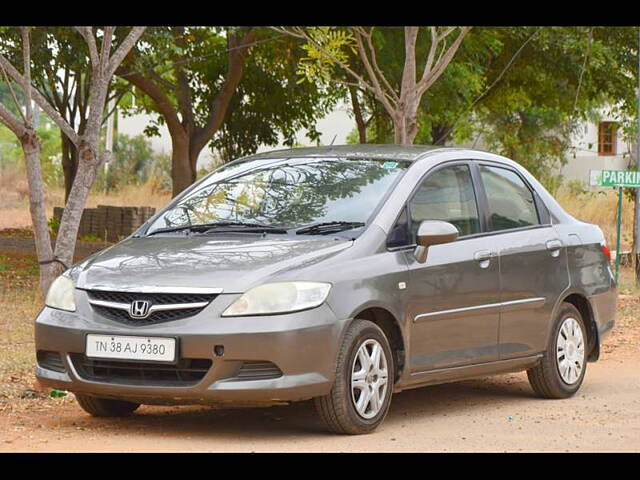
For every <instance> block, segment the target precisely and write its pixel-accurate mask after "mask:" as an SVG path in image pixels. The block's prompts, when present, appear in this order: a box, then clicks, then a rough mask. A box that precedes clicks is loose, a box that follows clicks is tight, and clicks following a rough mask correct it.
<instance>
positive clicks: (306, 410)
mask: <svg viewBox="0 0 640 480" xmlns="http://www.w3.org/2000/svg"><path fill="white" fill-rule="evenodd" d="M532 397H533V392H532V391H531V389H530V387H529V385H528V383H527V382H526V375H525V376H522V375H509V376H500V377H490V378H485V379H479V380H470V381H465V382H458V383H450V384H444V385H436V386H429V387H423V388H419V389H414V390H407V391H405V392H401V393H399V394H396V395H394V397H393V401H392V404H391V408H390V410H389V414H388V416H387V418H386V420H385V426H387V427H393V426H399V425H400V424H404V423H406V422H407V421H410V422H415V421H421V420H428V419H429V418H431V417H432V418H434V419H435V418H439V417H442V416H447V415H457V414H460V413H461V412H464V414H469V415H471V414H474V413H477V412H475V411H476V410H478V409H486V407H487V405H490V404H495V405H496V407H498V406H500V405H504V404H505V403H509V404H514V408H516V405H517V404H518V403H520V402H528V401H531V399H532ZM51 421H52V422H54V423H55V424H56V427H58V428H60V427H62V428H65V427H68V428H71V429H76V428H78V427H79V426H80V427H83V428H86V429H87V430H93V431H95V432H96V433H99V432H103V431H108V432H109V433H110V434H112V435H113V434H115V435H118V434H120V435H132V434H133V435H136V434H143V435H154V436H159V437H165V438H166V437H189V438H200V439H212V440H213V439H215V438H216V437H227V438H228V437H229V436H231V438H233V439H234V441H235V440H237V441H242V440H247V439H256V438H260V439H270V438H271V439H274V438H278V437H285V436H286V437H291V436H298V437H313V436H326V435H331V434H330V433H328V432H327V431H326V430H325V428H324V425H323V423H322V422H321V420H320V419H319V417H318V416H317V415H316V412H315V409H314V406H313V402H312V401H307V402H300V403H295V404H292V405H289V406H277V407H268V408H225V409H218V408H211V407H202V406H184V407H156V406H143V407H141V408H140V409H139V410H138V411H137V412H136V413H135V414H134V415H132V416H130V417H126V418H113V419H111V418H93V417H90V416H88V415H87V414H85V413H84V412H83V411H82V410H81V409H80V407H79V406H77V405H73V406H72V412H70V414H69V415H68V416H66V415H65V416H64V417H62V418H61V417H57V419H56V417H55V416H54V417H53V418H52V420H51Z"/></svg>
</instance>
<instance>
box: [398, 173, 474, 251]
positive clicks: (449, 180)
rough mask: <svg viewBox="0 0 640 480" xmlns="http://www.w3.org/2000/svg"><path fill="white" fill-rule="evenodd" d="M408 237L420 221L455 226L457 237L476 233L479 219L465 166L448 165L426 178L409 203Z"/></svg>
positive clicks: (413, 238) (413, 235)
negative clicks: (434, 221) (445, 223)
mask: <svg viewBox="0 0 640 480" xmlns="http://www.w3.org/2000/svg"><path fill="white" fill-rule="evenodd" d="M409 212H410V225H411V227H410V235H411V241H412V242H414V243H415V236H416V232H417V230H418V227H419V225H420V222H422V221H424V220H442V221H445V222H449V223H451V224H453V225H455V226H456V228H457V229H458V231H459V232H460V236H461V237H464V236H465V235H473V234H474V233H479V232H480V218H479V215H478V206H477V203H476V196H475V192H474V189H473V182H472V180H471V172H470V170H469V166H468V165H452V166H450V167H444V168H441V169H439V170H437V171H436V172H434V173H432V174H430V175H429V176H428V177H427V178H426V179H425V180H424V181H423V182H422V185H420V188H419V189H418V191H417V192H416V193H415V195H414V196H413V198H412V199H411V200H410V201H409Z"/></svg>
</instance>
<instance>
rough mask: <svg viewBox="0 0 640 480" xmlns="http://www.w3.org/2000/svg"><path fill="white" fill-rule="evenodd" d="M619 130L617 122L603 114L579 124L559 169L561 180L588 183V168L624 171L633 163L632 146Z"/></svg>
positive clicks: (633, 150)
mask: <svg viewBox="0 0 640 480" xmlns="http://www.w3.org/2000/svg"><path fill="white" fill-rule="evenodd" d="M619 130H620V128H619V123H618V122H616V121H614V120H613V119H607V118H606V117H605V118H604V119H603V120H601V121H600V122H598V123H585V124H583V125H582V126H581V127H580V128H579V131H578V134H577V135H576V136H575V138H574V141H573V147H572V149H571V150H572V151H571V152H570V153H569V154H568V158H567V160H568V161H567V164H566V165H565V166H564V167H563V168H562V171H561V174H562V176H563V177H564V178H565V180H574V181H580V182H584V183H585V184H588V182H589V171H590V170H626V169H627V168H629V166H630V165H634V164H635V145H634V144H629V143H627V142H625V141H624V139H623V138H622V135H621V134H620V131H619Z"/></svg>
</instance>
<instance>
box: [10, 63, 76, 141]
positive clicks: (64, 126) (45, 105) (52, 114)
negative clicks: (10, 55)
mask: <svg viewBox="0 0 640 480" xmlns="http://www.w3.org/2000/svg"><path fill="white" fill-rule="evenodd" d="M0 66H1V67H2V68H3V70H5V72H6V73H7V74H8V75H9V76H10V77H11V78H12V79H13V80H14V81H15V82H16V83H18V84H19V85H22V84H24V78H23V76H22V75H21V74H20V72H18V71H17V70H16V69H15V68H14V67H13V65H11V62H9V60H7V59H6V57H5V56H4V55H2V54H1V53H0ZM31 93H32V95H33V100H34V101H35V102H36V103H37V104H38V106H39V107H40V108H41V109H42V110H43V111H44V112H45V113H46V114H47V116H48V117H49V118H50V119H51V120H52V121H53V122H54V123H55V124H56V125H58V127H60V130H62V131H63V132H64V133H65V135H66V136H67V137H69V140H71V141H72V142H73V143H74V144H76V145H77V143H78V141H79V137H78V134H77V133H76V132H75V131H74V129H73V128H72V127H71V125H69V124H68V123H67V121H66V120H65V119H64V118H63V117H62V116H61V115H60V114H59V113H58V112H57V111H56V109H55V108H53V106H52V105H51V104H50V103H49V102H48V101H47V99H46V98H44V96H43V95H42V94H41V93H40V92H39V91H38V90H37V89H35V88H34V89H32V92H31Z"/></svg>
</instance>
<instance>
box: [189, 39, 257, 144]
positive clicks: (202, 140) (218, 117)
mask: <svg viewBox="0 0 640 480" xmlns="http://www.w3.org/2000/svg"><path fill="white" fill-rule="evenodd" d="M257 33H258V31H257V29H256V28H255V27H253V28H251V30H249V31H248V32H247V33H246V34H245V35H244V36H243V37H242V39H241V40H239V41H237V39H236V37H235V35H231V36H230V37H229V44H230V48H229V60H228V62H229V63H228V67H227V76H226V78H225V80H224V84H223V85H222V88H221V89H220V91H219V92H218V93H217V95H216V96H215V98H214V100H213V105H212V107H211V110H210V111H209V116H208V117H207V121H206V123H205V125H204V126H203V127H202V128H198V129H197V130H196V133H195V135H194V138H193V142H192V143H191V148H192V150H193V151H195V152H199V151H200V150H202V149H203V148H204V146H205V145H206V144H207V142H208V141H209V140H210V139H211V137H212V136H213V134H214V133H215V132H216V131H217V130H218V129H219V128H220V126H221V125H222V122H223V120H224V117H225V115H226V113H227V108H228V107H229V103H230V102H231V98H232V97H233V94H234V93H235V90H236V88H237V87H238V84H239V83H240V80H241V79H242V71H243V69H244V61H245V56H246V54H247V52H248V51H249V49H250V48H251V45H250V44H251V43H252V42H253V41H254V39H255V38H256V35H257Z"/></svg>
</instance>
